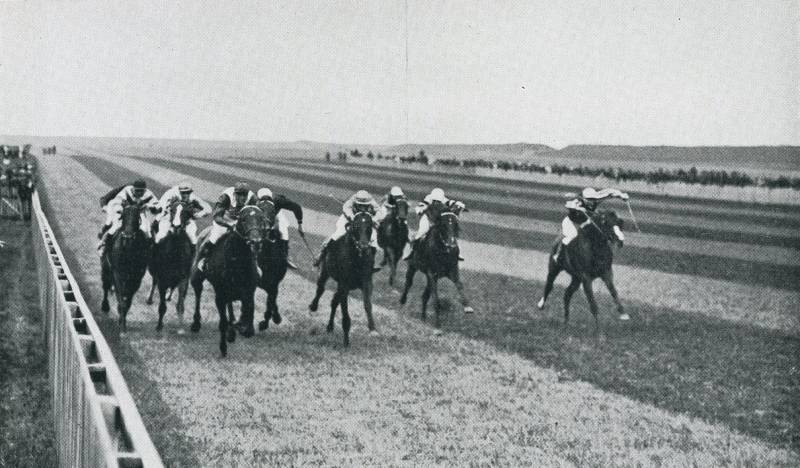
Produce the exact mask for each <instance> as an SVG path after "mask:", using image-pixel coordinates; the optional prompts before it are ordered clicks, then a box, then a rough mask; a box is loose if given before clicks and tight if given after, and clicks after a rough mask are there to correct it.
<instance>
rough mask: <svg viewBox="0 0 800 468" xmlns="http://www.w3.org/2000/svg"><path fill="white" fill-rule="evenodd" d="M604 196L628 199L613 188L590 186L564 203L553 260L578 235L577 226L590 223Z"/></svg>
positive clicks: (557, 257) (557, 258)
mask: <svg viewBox="0 0 800 468" xmlns="http://www.w3.org/2000/svg"><path fill="white" fill-rule="evenodd" d="M606 198H619V199H621V200H628V199H629V198H630V196H629V195H628V194H627V193H625V192H621V191H619V190H617V189H614V188H607V189H602V190H595V189H593V188H592V187H586V188H585V189H583V191H582V192H581V194H580V195H578V196H577V197H575V198H573V199H571V200H569V201H568V202H567V203H565V204H564V207H566V208H567V216H566V217H565V218H564V219H563V220H562V221H561V242H559V243H558V248H556V253H554V254H553V260H555V261H556V262H558V260H559V257H560V256H561V253H562V252H563V251H564V247H563V246H565V245H569V243H570V242H572V240H573V239H575V238H576V237H578V228H579V227H580V228H582V227H584V226H586V225H587V224H589V223H591V222H592V220H591V218H590V216H591V215H593V214H594V212H595V210H596V209H597V205H599V204H600V202H601V201H603V200H605V199H606Z"/></svg>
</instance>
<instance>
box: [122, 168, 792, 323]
mask: <svg viewBox="0 0 800 468" xmlns="http://www.w3.org/2000/svg"><path fill="white" fill-rule="evenodd" d="M113 159H114V160H115V161H116V163H120V164H124V165H126V166H127V167H130V168H133V169H135V170H137V171H140V172H146V173H152V174H158V175H157V177H158V178H159V180H160V181H161V182H162V183H166V184H174V183H176V182H177V181H181V180H187V179H188V180H192V182H193V183H195V184H196V185H197V187H198V190H199V193H200V194H201V195H202V196H205V197H215V196H216V195H217V194H218V193H219V192H220V191H221V190H222V189H223V188H224V187H225V186H224V185H220V184H218V183H215V182H212V181H210V180H207V179H202V178H197V177H193V176H191V175H189V174H187V173H185V172H178V171H174V170H171V169H166V168H163V167H162V166H158V165H154V164H151V163H149V162H147V161H143V160H141V159H131V158H124V157H113ZM239 172H241V171H239ZM345 193H346V192H345ZM304 211H305V223H304V224H305V228H306V231H307V232H310V233H315V234H318V235H321V236H326V235H328V234H329V233H330V232H329V229H333V226H334V224H335V221H336V216H335V215H333V214H328V213H325V212H320V211H316V210H311V209H308V207H306V209H305V210H304ZM292 238H293V239H296V237H295V236H294V235H293V236H292ZM293 245H296V244H294V242H293ZM461 249H462V252H463V253H464V255H465V257H466V261H465V262H464V264H463V265H462V268H463V269H465V270H473V271H485V272H490V273H496V274H500V275H506V276H513V277H516V278H521V279H523V280H536V281H544V278H545V274H546V270H545V269H544V265H546V264H547V258H546V257H547V254H546V253H540V252H537V251H531V250H520V249H515V248H511V247H504V246H497V245H491V244H482V243H474V242H468V241H462V242H461ZM303 252H304V254H306V252H305V250H303ZM614 270H615V275H616V278H617V287H618V289H619V291H620V294H621V295H622V297H623V298H631V299H635V300H638V301H640V302H643V303H648V304H651V305H654V306H657V307H667V308H671V309H676V310H681V311H683V312H687V313H694V314H704V315H709V316H711V317H717V318H721V319H724V320H731V321H738V322H745V323H750V324H753V325H756V326H760V327H766V328H772V329H778V330H792V331H793V332H797V331H798V330H800V321H798V317H797V314H796V313H795V309H796V304H797V303H798V302H800V298H798V293H795V292H790V291H784V290H779V289H772V288H761V287H756V286H751V285H742V284H737V283H732V282H728V281H719V280H714V279H708V278H700V277H696V276H689V275H674V274H669V273H661V272H658V271H652V270H647V269H641V268H638V267H637V268H633V267H628V266H624V265H617V266H616V267H615V269H614ZM565 278H566V277H565V276H564V275H562V276H560V277H559V278H558V279H557V281H564V283H565V284H566V279H565ZM654 285H657V287H654ZM533 293H535V292H532V294H533ZM600 294H606V293H605V291H604V290H603V289H602V288H600ZM536 299H537V298H534V299H533V300H536Z"/></svg>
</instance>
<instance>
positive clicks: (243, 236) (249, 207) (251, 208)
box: [231, 205, 266, 242]
mask: <svg viewBox="0 0 800 468" xmlns="http://www.w3.org/2000/svg"><path fill="white" fill-rule="evenodd" d="M244 210H248V213H249V212H250V211H256V212H257V213H263V211H264V210H262V209H261V208H259V207H257V206H255V205H247V206H244V207H242V209H241V210H240V211H239V219H241V216H242V211H244ZM259 224H263V223H259ZM238 225H239V223H238V221H237V223H236V226H235V227H234V228H233V229H231V230H232V231H233V232H234V234H236V235H237V236H239V237H240V238H241V239H243V240H245V241H247V242H250V239H249V238H248V237H247V235H248V234H250V232H252V231H260V230H262V229H265V228H266V226H260V225H258V226H252V227H250V228H248V229H247V231H245V232H244V233H241V232H239V229H237V227H238Z"/></svg>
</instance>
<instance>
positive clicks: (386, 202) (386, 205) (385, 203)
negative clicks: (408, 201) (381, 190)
mask: <svg viewBox="0 0 800 468" xmlns="http://www.w3.org/2000/svg"><path fill="white" fill-rule="evenodd" d="M405 198H406V195H405V194H404V193H403V189H401V188H400V187H398V186H397V185H395V186H394V187H392V188H391V189H390V190H389V193H388V194H386V195H384V196H383V200H381V207H380V208H379V209H378V216H379V217H380V219H383V218H385V217H386V216H388V215H389V213H390V211H391V210H393V209H394V208H395V207H396V206H397V200H401V199H405Z"/></svg>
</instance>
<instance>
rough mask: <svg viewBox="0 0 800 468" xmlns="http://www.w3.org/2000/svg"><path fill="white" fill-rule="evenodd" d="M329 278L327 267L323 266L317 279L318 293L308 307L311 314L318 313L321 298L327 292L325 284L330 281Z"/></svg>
mask: <svg viewBox="0 0 800 468" xmlns="http://www.w3.org/2000/svg"><path fill="white" fill-rule="evenodd" d="M328 276H329V275H328V268H327V265H323V268H322V271H320V272H319V278H317V293H316V294H315V295H314V299H313V300H312V301H311V304H309V305H308V310H310V311H311V312H316V311H317V308H318V307H319V298H320V297H322V293H324V292H325V283H326V282H327V281H328Z"/></svg>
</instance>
